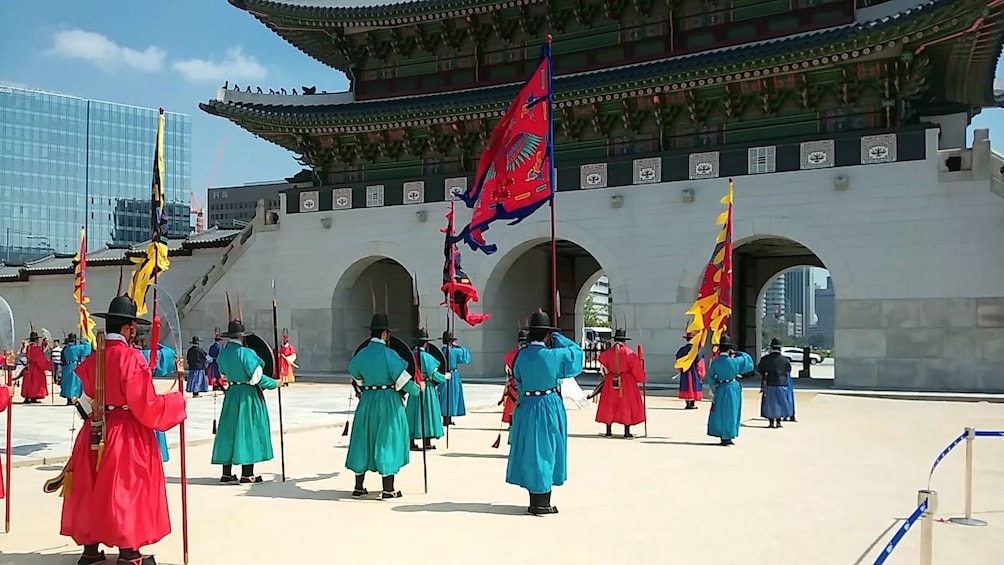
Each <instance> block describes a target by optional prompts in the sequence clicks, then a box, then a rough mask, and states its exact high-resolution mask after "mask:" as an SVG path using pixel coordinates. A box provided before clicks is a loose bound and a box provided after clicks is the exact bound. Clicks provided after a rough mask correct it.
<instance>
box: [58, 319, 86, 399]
mask: <svg viewBox="0 0 1004 565" xmlns="http://www.w3.org/2000/svg"><path fill="white" fill-rule="evenodd" d="M91 352H92V348H91V344H90V343H89V342H87V341H81V342H78V340H77V334H75V333H73V332H70V334H69V335H67V336H66V345H64V346H63V351H62V354H61V361H62V365H63V368H62V378H61V379H60V381H61V382H60V385H59V396H61V397H63V398H65V399H66V405H67V406H72V405H73V400H74V399H76V398H80V395H81V394H83V389H82V388H81V386H82V385H81V384H80V377H78V376H77V372H76V371H77V365H79V364H80V362H81V361H83V360H84V359H86V358H87V356H88V355H90V354H91Z"/></svg>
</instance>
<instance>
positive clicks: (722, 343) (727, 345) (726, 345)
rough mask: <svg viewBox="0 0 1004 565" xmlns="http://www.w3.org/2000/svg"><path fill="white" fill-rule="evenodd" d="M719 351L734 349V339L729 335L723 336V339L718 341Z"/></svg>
mask: <svg viewBox="0 0 1004 565" xmlns="http://www.w3.org/2000/svg"><path fill="white" fill-rule="evenodd" d="M718 349H732V338H730V337H729V336H727V335H723V336H722V338H721V339H719V340H718Z"/></svg>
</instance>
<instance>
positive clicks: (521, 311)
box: [482, 237, 614, 377]
mask: <svg viewBox="0 0 1004 565" xmlns="http://www.w3.org/2000/svg"><path fill="white" fill-rule="evenodd" d="M603 272H604V271H603V267H602V265H600V262H599V261H598V260H597V259H596V257H594V256H593V254H592V253H590V252H589V251H588V250H586V249H585V248H584V247H582V246H581V245H579V244H578V243H575V242H573V241H570V240H568V239H558V240H557V278H558V294H559V296H560V304H559V305H558V312H559V317H558V322H557V324H556V325H557V326H558V327H560V328H561V329H562V333H563V334H565V336H566V337H569V338H571V339H574V340H576V341H581V335H579V334H581V331H582V321H581V318H582V313H583V310H582V303H583V302H584V297H583V296H582V294H581V293H582V290H583V288H584V287H585V286H586V285H587V284H589V285H591V284H592V283H594V282H595V281H596V279H597V278H598V277H599V276H600V275H601V274H602V273H603ZM611 292H614V290H613V289H611ZM484 294H485V306H484V308H485V311H486V312H491V313H492V319H491V320H489V324H490V326H489V327H488V328H486V329H490V330H491V331H487V332H485V333H484V335H483V340H484V341H483V346H482V352H483V355H484V356H485V358H486V359H487V360H491V359H501V358H502V356H503V355H504V354H505V353H506V352H507V351H509V350H510V349H512V346H513V344H514V343H515V339H516V332H517V330H518V328H519V327H521V326H522V325H523V324H524V323H525V322H526V319H527V317H528V316H529V314H530V313H531V312H533V311H535V310H536V309H538V308H542V309H543V310H544V311H545V312H548V313H550V312H551V311H552V305H553V304H552V303H553V301H552V297H551V243H550V240H549V238H543V237H540V238H533V239H530V240H528V241H524V242H523V243H521V244H519V245H516V246H514V247H512V248H511V249H510V250H509V251H508V252H507V253H506V254H505V255H503V256H502V257H500V258H499V260H498V262H497V263H496V265H495V267H494V268H493V269H492V271H491V274H490V275H489V276H488V278H487V280H486V281H485V293H484ZM552 323H553V321H552ZM483 366H484V375H485V376H486V377H488V376H501V374H502V372H501V364H499V363H492V362H490V361H488V362H485V363H484V365H483Z"/></svg>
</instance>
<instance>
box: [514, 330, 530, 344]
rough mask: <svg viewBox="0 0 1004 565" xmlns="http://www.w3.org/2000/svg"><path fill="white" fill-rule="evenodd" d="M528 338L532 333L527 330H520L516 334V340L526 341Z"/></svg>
mask: <svg viewBox="0 0 1004 565" xmlns="http://www.w3.org/2000/svg"><path fill="white" fill-rule="evenodd" d="M528 339H530V334H529V332H527V331H526V330H519V333H518V334H516V340H517V341H519V342H524V341H526V340H528Z"/></svg>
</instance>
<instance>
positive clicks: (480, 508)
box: [391, 502, 527, 516]
mask: <svg viewBox="0 0 1004 565" xmlns="http://www.w3.org/2000/svg"><path fill="white" fill-rule="evenodd" d="M391 510H393V511H394V512H469V513H472V514H499V515H503V516H526V515H527V514H526V506H514V505H512V504H492V503H490V502H433V503H431V504H411V505H406V506H395V507H393V508H392V509H391Z"/></svg>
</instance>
